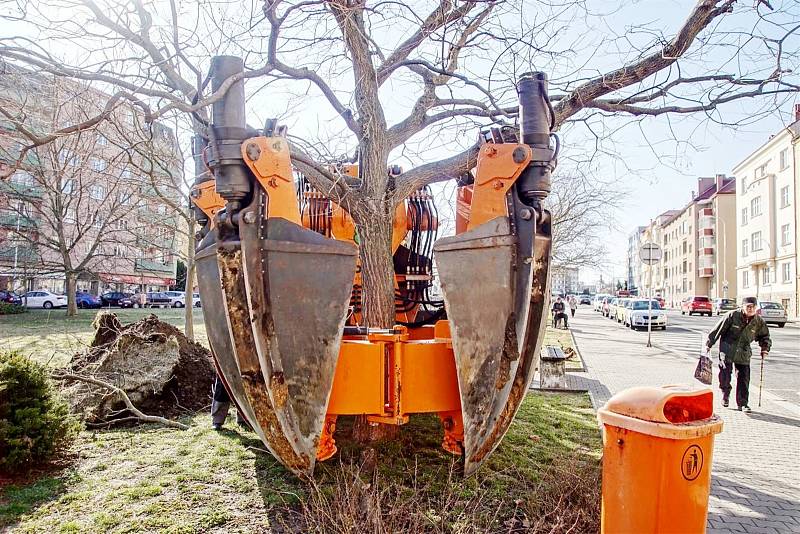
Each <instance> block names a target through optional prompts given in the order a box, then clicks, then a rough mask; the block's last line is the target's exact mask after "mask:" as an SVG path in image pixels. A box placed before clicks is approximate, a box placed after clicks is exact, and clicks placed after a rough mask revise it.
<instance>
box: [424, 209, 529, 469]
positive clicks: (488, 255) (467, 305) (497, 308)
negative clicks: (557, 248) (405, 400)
mask: <svg viewBox="0 0 800 534" xmlns="http://www.w3.org/2000/svg"><path fill="white" fill-rule="evenodd" d="M531 238H532V236H531ZM519 248H520V247H519V243H518V241H517V237H516V236H515V235H513V234H512V232H511V228H510V224H509V220H508V218H507V217H498V218H496V219H493V220H491V221H488V222H486V223H484V224H482V225H480V226H479V227H477V228H475V229H473V230H470V231H468V232H465V233H463V234H459V235H457V236H454V237H448V238H442V239H440V240H438V241H437V242H436V245H434V252H435V254H436V262H437V266H438V271H439V276H440V279H441V282H442V293H443V294H444V300H445V306H446V309H447V315H448V318H449V320H450V331H451V335H452V339H453V352H454V355H455V359H456V369H457V373H458V384H459V390H460V394H461V409H462V415H463V420H464V451H465V458H464V462H465V463H464V473H465V475H470V474H472V473H473V472H474V471H475V469H477V468H478V466H479V465H480V464H481V462H482V461H483V460H484V459H485V458H486V456H488V455H489V454H490V453H491V452H492V451H493V450H494V449H495V447H496V446H497V445H498V444H499V442H500V440H501V439H502V437H503V435H504V434H505V432H506V430H508V425H509V424H510V422H511V420H512V419H513V417H514V414H515V413H516V410H517V408H518V407H519V403H520V401H521V398H522V395H524V393H525V392H524V388H523V390H522V392H519V391H518V388H516V387H514V385H515V382H516V381H517V380H516V379H517V376H518V374H519V373H518V367H519V364H520V340H521V339H524V337H527V336H526V332H525V331H523V332H518V327H517V323H518V320H517V316H518V313H517V312H516V311H515V310H516V309H518V308H523V306H521V305H520V304H521V303H519V302H518V301H519V299H520V298H525V299H530V290H528V291H527V292H526V291H516V287H515V286H516V284H517V283H516V280H517V278H518V276H517V275H518V269H531V260H530V259H529V258H527V261H525V260H526V258H522V259H519V258H517V255H518V250H519ZM526 278H527V277H526ZM528 279H530V278H528ZM520 295H522V297H520ZM524 304H525V305H527V300H526V302H525V303H524ZM527 319H528V320H530V319H531V317H528V318H527ZM525 322H526V323H527V321H525ZM529 363H530V362H529ZM525 374H527V373H525ZM512 393H513V394H515V395H517V396H519V398H514V399H512V398H510V397H511V395H512Z"/></svg>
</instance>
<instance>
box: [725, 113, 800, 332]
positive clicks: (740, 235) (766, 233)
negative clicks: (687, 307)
mask: <svg viewBox="0 0 800 534" xmlns="http://www.w3.org/2000/svg"><path fill="white" fill-rule="evenodd" d="M795 118H796V122H795V123H794V124H793V125H791V126H790V127H788V128H784V129H783V130H781V131H780V132H778V133H777V134H776V135H774V136H772V137H771V138H770V140H769V141H767V142H766V143H765V144H764V145H762V146H761V147H759V148H758V149H757V150H756V151H754V152H753V153H752V154H750V155H749V156H747V157H746V158H745V159H744V160H743V161H742V162H741V163H739V164H738V165H737V166H736V167H735V169H734V172H736V175H737V176H738V177H739V184H738V187H737V188H736V214H737V222H736V225H737V256H736V284H737V287H738V292H739V295H740V296H741V297H749V296H754V297H757V298H758V299H759V300H762V301H772V302H778V303H780V304H783V306H784V308H786V311H787V313H788V315H789V316H790V317H794V318H796V317H798V316H800V309H799V308H798V307H799V306H800V302H798V272H797V266H798V265H797V258H798V249H797V247H798V239H800V234H798V228H797V222H798V214H797V205H798V202H800V196H798V183H800V172H798V161H799V160H798V156H799V155H800V154H799V153H798V139H800V113H796V117H795Z"/></svg>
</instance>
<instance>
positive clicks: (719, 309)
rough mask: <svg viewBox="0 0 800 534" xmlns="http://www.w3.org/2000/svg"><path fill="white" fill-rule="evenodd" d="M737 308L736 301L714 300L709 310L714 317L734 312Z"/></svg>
mask: <svg viewBox="0 0 800 534" xmlns="http://www.w3.org/2000/svg"><path fill="white" fill-rule="evenodd" d="M738 307H739V306H738V305H737V304H736V299H714V301H713V302H712V303H711V310H712V311H713V312H714V315H720V314H721V313H724V312H727V311H731V310H735V309H736V308H738Z"/></svg>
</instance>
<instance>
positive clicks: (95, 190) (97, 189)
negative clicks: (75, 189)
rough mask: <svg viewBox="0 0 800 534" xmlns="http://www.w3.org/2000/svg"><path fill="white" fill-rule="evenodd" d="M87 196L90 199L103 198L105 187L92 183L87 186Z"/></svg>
mask: <svg viewBox="0 0 800 534" xmlns="http://www.w3.org/2000/svg"><path fill="white" fill-rule="evenodd" d="M89 196H90V197H91V198H92V200H103V199H104V198H105V196H106V189H105V187H103V186H102V185H97V184H95V185H93V186H91V187H90V188H89Z"/></svg>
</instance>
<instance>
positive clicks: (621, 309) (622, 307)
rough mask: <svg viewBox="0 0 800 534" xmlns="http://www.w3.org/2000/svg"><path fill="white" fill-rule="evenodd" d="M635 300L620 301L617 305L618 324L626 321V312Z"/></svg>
mask: <svg viewBox="0 0 800 534" xmlns="http://www.w3.org/2000/svg"><path fill="white" fill-rule="evenodd" d="M633 300H634V299H619V302H618V303H617V309H616V315H615V316H614V319H616V320H617V322H618V323H622V322H624V321H625V312H626V311H627V309H628V307H629V306H630V304H631V302H633Z"/></svg>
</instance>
